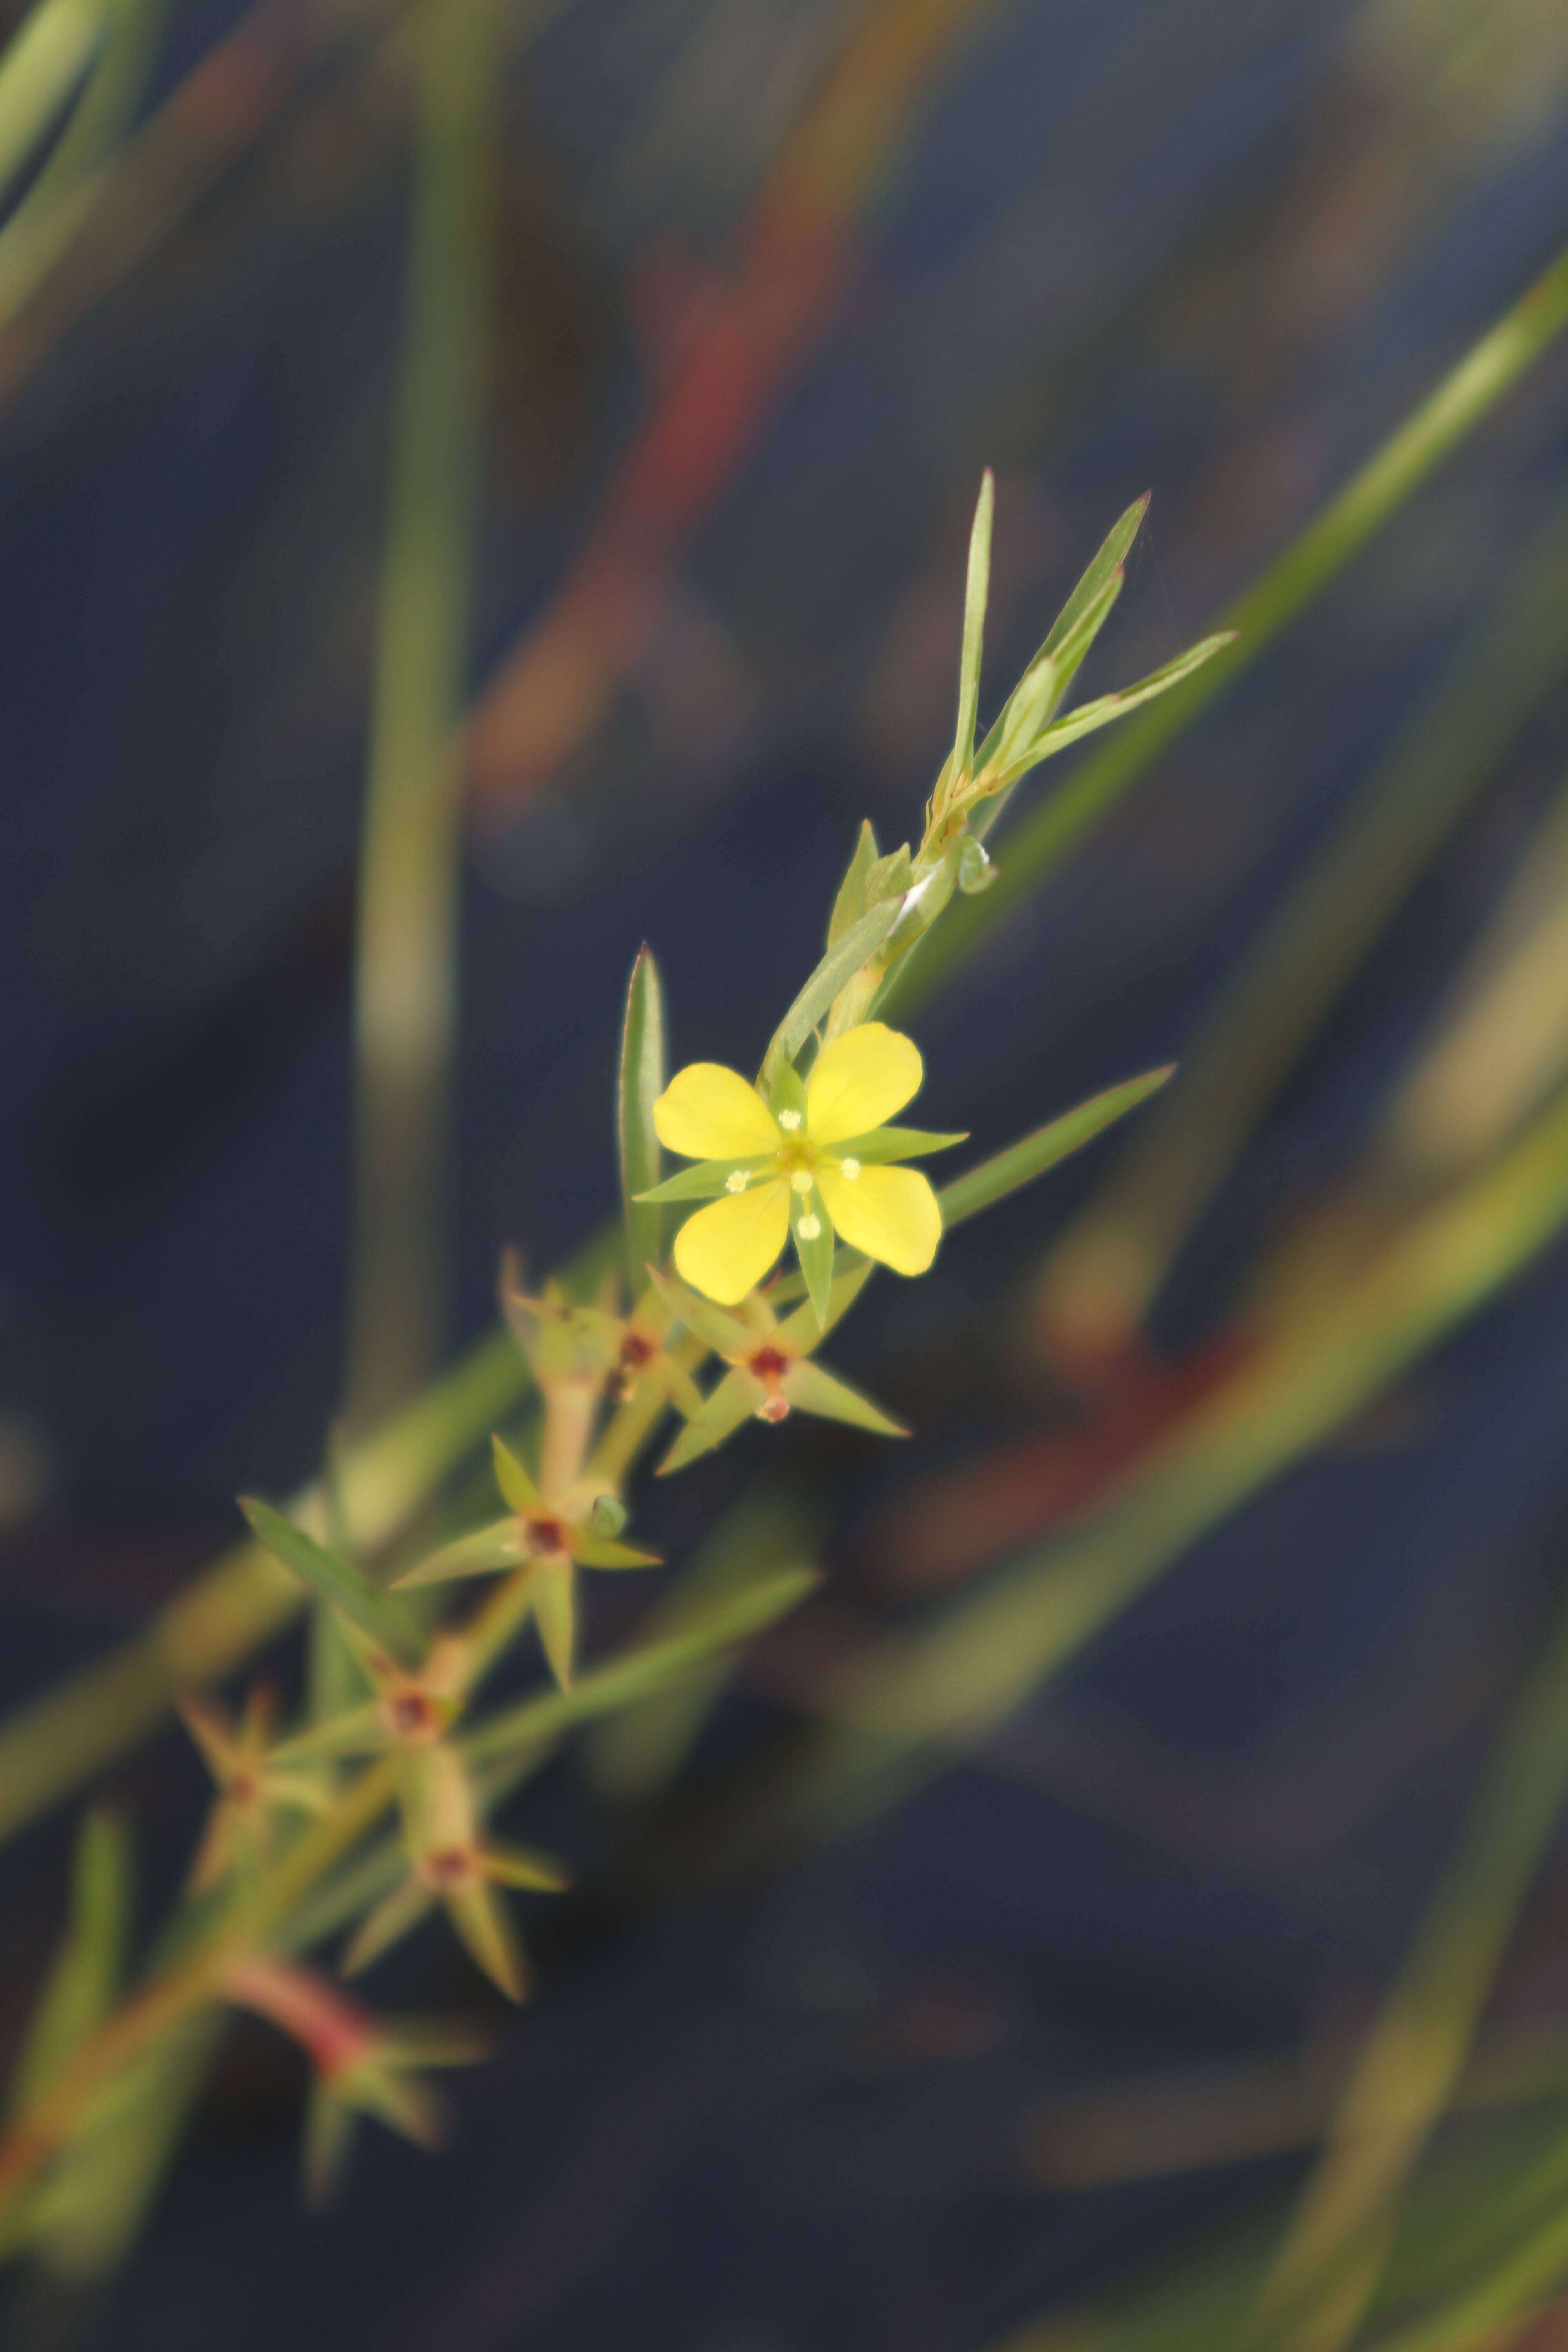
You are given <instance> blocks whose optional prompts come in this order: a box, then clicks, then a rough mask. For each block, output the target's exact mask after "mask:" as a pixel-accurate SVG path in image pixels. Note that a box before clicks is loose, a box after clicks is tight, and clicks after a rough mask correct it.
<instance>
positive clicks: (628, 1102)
mask: <svg viewBox="0 0 1568 2352" xmlns="http://www.w3.org/2000/svg"><path fill="white" fill-rule="evenodd" d="M664 1082H665V1042H664V996H663V991H662V990H661V988H660V986H659V979H658V965H657V964H656V963H655V961H654V960H653V957H652V954H651V953H650V952H649V950H648V949H647V947H644V948H643V949H642V950H641V952H640V953H639V955H638V957H637V961H636V963H635V964H634V965H633V966H632V977H631V984H630V986H629V987H628V988H627V990H626V1021H625V1024H624V1025H623V1027H622V1030H621V1064H620V1080H619V1086H618V1087H617V1090H616V1114H617V1115H616V1140H617V1142H618V1144H619V1147H620V1163H621V1198H622V1201H623V1202H624V1204H625V1212H626V1267H627V1274H628V1278H629V1280H630V1283H631V1292H632V1297H634V1298H636V1297H637V1295H638V1293H639V1292H640V1291H641V1289H642V1288H643V1286H644V1283H645V1281H646V1278H647V1277H646V1276H645V1275H644V1272H643V1268H644V1267H645V1266H646V1265H658V1261H659V1259H660V1258H661V1257H662V1256H663V1255H664V1220H663V1218H662V1217H661V1216H660V1214H659V1213H658V1206H657V1205H656V1204H654V1203H652V1202H649V1201H648V1199H647V1193H648V1192H649V1190H650V1188H651V1187H653V1186H655V1185H657V1184H658V1171H659V1152H658V1136H657V1135H656V1134H655V1133H654V1129H653V1107H654V1104H655V1103H656V1102H657V1101H658V1097H659V1096H660V1095H661V1094H662V1093H663V1092H664Z"/></svg>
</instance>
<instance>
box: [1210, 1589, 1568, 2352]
mask: <svg viewBox="0 0 1568 2352" xmlns="http://www.w3.org/2000/svg"><path fill="white" fill-rule="evenodd" d="M1565 1795H1568V1601H1565V1602H1563V1603H1560V1604H1559V1609H1558V1612H1557V1616H1556V1620H1555V1622H1554V1623H1553V1625H1552V1629H1551V1632H1550V1634H1549V1636H1548V1638H1547V1640H1546V1642H1545V1643H1544V1645H1543V1646H1542V1649H1541V1651H1540V1654H1539V1655H1538V1657H1537V1660H1536V1663H1535V1664H1534V1665H1533V1667H1532V1668H1531V1673H1530V1675H1529V1678H1528V1680H1527V1682H1526V1684H1525V1687H1524V1690H1523V1692H1522V1694H1521V1697H1520V1699H1519V1701H1518V1703H1517V1705H1516V1706H1515V1708H1514V1710H1513V1713H1512V1715H1511V1717H1510V1720H1509V1722H1508V1724H1507V1726H1506V1727H1505V1729H1504V1731H1503V1734H1502V1736H1501V1738H1500V1740H1499V1742H1498V1745H1497V1747H1496V1748H1495V1749H1494V1751H1493V1753H1492V1755H1491V1758H1490V1759H1489V1762H1488V1765H1487V1768H1486V1772H1485V1775H1484V1778H1483V1780H1482V1783H1481V1787H1480V1790H1479V1794H1478V1795H1477V1797H1476V1799H1475V1801H1474V1802H1473V1804H1472V1805H1471V1807H1470V1810H1469V1812H1468V1815H1467V1818H1466V1821H1465V1823H1464V1827H1463V1830H1462V1832H1461V1833H1460V1838H1459V1843H1458V1851H1457V1852H1456V1853H1455V1855H1454V1858H1453V1861H1452V1862H1451V1864H1449V1866H1448V1869H1447V1872H1446V1873H1445V1874H1444V1878H1443V1882H1442V1885H1440V1887H1439V1889H1438V1892H1437V1895H1436V1898H1435V1900H1434V1901H1433V1903H1432V1905H1431V1906H1430V1908H1429V1909H1428V1911H1427V1913H1426V1917H1425V1918H1424V1919H1423V1921H1422V1923H1421V1927H1420V1930H1419V1932H1418V1934H1417V1936H1416V1937H1415V1942H1414V1944H1413V1946H1412V1948H1411V1950H1410V1954H1409V1957H1408V1958H1407V1959H1406V1961H1405V1966H1404V1968H1403V1969H1401V1971H1400V1974H1399V1978H1398V1981H1397V1982H1396V1983H1395V1985H1394V1990H1393V1991H1392V1992H1391V1994H1390V1995H1389V1998H1388V2000H1387V2001H1386V2002H1385V2003H1384V2007H1383V2009H1382V2011H1380V2013H1379V2015H1378V2017H1377V2019H1376V2021H1375V2023H1374V2024H1373V2028H1372V2031H1371V2032H1370V2033H1369V2034H1368V2035H1367V2038H1366V2041H1365V2042H1364V2044H1363V2048H1362V2052H1361V2054H1360V2057H1359V2058H1358V2060H1357V2063H1356V2065H1355V2067H1354V2070H1353V2072H1352V2075H1351V2079H1350V2082H1349V2084H1348V2085H1347V2087H1346V2089H1345V2092H1344V2095H1343V2096H1342V2099H1341V2100H1340V2102H1339V2104H1338V2105H1337V2107H1336V2110H1335V2114H1334V2117H1333V2121H1332V2124H1331V2128H1330V2132H1329V2137H1328V2141H1327V2145H1326V2146H1325V2147H1324V2150H1323V2154H1322V2157H1321V2160H1320V2162H1319V2164H1318V2167H1317V2168H1316V2170H1315V2171H1314V2173H1313V2175H1312V2177H1311V2179H1310V2181H1309V2182H1308V2185H1307V2188H1306V2189H1305V2191H1304V2193H1303V2195H1302V2198H1301V2201H1300V2207H1299V2208H1298V2210H1297V2212H1296V2215H1295V2217H1294V2219H1293V2221H1292V2222H1291V2225H1290V2229H1289V2233H1288V2235H1287V2237H1286V2240H1285V2243H1284V2245H1283V2246H1282V2248H1281V2249H1280V2252H1279V2260H1278V2263H1276V2265H1275V2267H1274V2270H1273V2272H1272V2273H1271V2275H1270V2277H1269V2280H1268V2285H1267V2286H1266V2288H1265V2290H1264V2294H1263V2297H1262V2299H1261V2302H1260V2304H1259V2307H1258V2321H1257V2325H1258V2328H1259V2330H1260V2331H1261V2332H1262V2334H1263V2335H1264V2336H1267V2337H1268V2340H1269V2341H1270V2342H1272V2343H1275V2344H1278V2345H1280V2346H1281V2347H1295V2346H1300V2347H1303V2352H1307V2347H1310V2352H1334V2347H1339V2346H1341V2345H1342V2344H1344V2343H1347V2342H1348V2341H1349V2339H1350V2336H1351V2335H1352V2333H1353V2331H1354V2329H1355V2327H1356V2326H1357V2325H1358V2324H1359V2322H1360V2319H1361V2317H1362V2315H1363V2312H1364V2310H1365V2307H1366V2305H1367V2303H1368V2302H1369V2301H1370V2299H1371V2296H1372V2294H1373V2289H1374V2287H1375V2285H1376V2284H1377V2274H1378V2271H1379V2269H1380V2268H1381V2266H1382V2261H1383V2257H1384V2252H1385V2250H1386V2240H1387V2238H1388V2237H1389V2236H1390V2235H1391V2234H1392V2229H1393V2221H1394V2211H1393V2208H1394V2202H1395V2200H1397V2198H1398V2196H1399V2194H1400V2192H1401V2191H1402V2189H1403V2188H1404V2185H1405V2181H1406V2180H1407V2179H1408V2178H1409V2176H1410V2173H1411V2172H1412V2170H1413V2169H1414V2168H1415V2163H1416V2161H1417V2159H1418V2158H1419V2157H1420V2154H1421V2151H1422V2149H1423V2147H1425V2145H1426V2140H1427V2138H1428V2137H1429V2136H1430V2134H1431V2132H1432V2130H1433V2128H1434V2127H1435V2126H1436V2123H1437V2121H1438V2118H1439V2117H1440V2116H1441V2115H1442V2113H1443V2111H1444V2109H1445V2108H1446V2106H1447V2105H1448V2103H1449V2101H1450V2099H1451V2097H1452V2095H1453V2092H1454V2089H1455V2086H1456V2084H1458V2079H1459V2076H1460V2074H1461V2073H1462V2071H1463V2069H1464V2065H1465V2062H1466V2060H1467V2058H1468V2055H1469V2053H1470V2047H1471V2044H1472V2042H1474V2039H1475V2036H1476V2032H1477V2029H1478V2027H1479V2023H1480V2020H1481V2014H1482V2011H1483V2010H1484V2008H1485V2005H1486V2001H1487V1999H1488V1996H1489V1993H1490V1991H1491V1989H1492V1986H1493V1984H1494V1982H1495V1980H1496V1977H1497V1972H1498V1969H1499V1968H1500V1964H1501V1962H1502V1958H1503V1956H1504V1953H1505V1952H1506V1950H1507V1948H1508V1945H1509V1943H1510V1938H1511V1937H1512V1934H1513V1930H1514V1927H1515V1926H1516V1924H1517V1922H1518V1919H1519V1916H1520V1913H1521V1909H1522V1908H1523V1906H1524V1901H1525V1897H1526V1895H1528V1894H1529V1892H1530V1889H1531V1885H1532V1884H1533V1882H1534V1880H1535V1877H1536V1875H1537V1874H1538V1872H1539V1870H1540V1867H1541V1864H1542V1860H1543V1858H1544V1856H1545V1854H1546V1853H1547V1850H1548V1848H1549V1847H1550V1845H1551V1843H1552V1833H1553V1832H1554V1830H1555V1828H1556V1826H1557V1822H1558V1820H1559V1818H1560V1815H1561V1813H1562V1810H1563V1799H1564V1796H1565Z"/></svg>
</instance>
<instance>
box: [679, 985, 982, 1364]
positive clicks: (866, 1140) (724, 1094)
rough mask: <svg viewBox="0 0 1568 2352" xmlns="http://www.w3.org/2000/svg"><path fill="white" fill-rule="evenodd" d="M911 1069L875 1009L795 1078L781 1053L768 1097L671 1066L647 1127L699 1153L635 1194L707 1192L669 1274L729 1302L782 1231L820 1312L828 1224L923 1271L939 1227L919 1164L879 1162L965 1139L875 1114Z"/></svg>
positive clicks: (905, 1042)
mask: <svg viewBox="0 0 1568 2352" xmlns="http://www.w3.org/2000/svg"><path fill="white" fill-rule="evenodd" d="M921 1076H922V1070H921V1056H920V1050H919V1048H918V1047H917V1046H916V1045H915V1044H914V1042H913V1040H912V1039H910V1038H909V1037H904V1036H900V1034H899V1033H898V1031H897V1030H895V1029H889V1028H888V1027H887V1026H886V1025H885V1024H883V1023H882V1022H880V1021H868V1022H865V1023H863V1024H861V1025H860V1027H858V1028H857V1029H850V1030H848V1031H847V1032H846V1034H844V1035H843V1036H842V1037H835V1038H833V1039H831V1040H830V1042H829V1043H828V1044H827V1045H824V1046H823V1048H822V1050H821V1052H820V1053H819V1054H818V1055H817V1056H816V1061H815V1062H814V1063H813V1065H812V1067H811V1071H810V1074H809V1076H807V1077H806V1078H805V1082H804V1084H803V1083H802V1081H801V1078H800V1076H799V1075H798V1073H797V1072H796V1071H795V1069H794V1068H793V1067H792V1066H791V1065H790V1064H789V1063H787V1062H784V1063H781V1065H780V1066H779V1069H778V1071H777V1074H776V1075H775V1076H774V1078H773V1085H772V1088H771V1091H770V1096H769V1098H768V1099H766V1100H764V1098H763V1095H762V1093H761V1092H760V1090H759V1089H758V1088H757V1087H752V1086H749V1085H748V1084H747V1082H746V1080H745V1079H744V1078H743V1077H742V1076H740V1074H739V1072H738V1071H735V1070H727V1069H725V1068H724V1067H723V1066H721V1064H719V1063H717V1062H693V1063H691V1064H689V1066H688V1067H687V1068H686V1069H684V1070H678V1071H677V1073H676V1075H675V1076H674V1077H673V1078H672V1079H671V1080H670V1082H669V1085H668V1087H666V1089H665V1091H664V1093H663V1094H662V1095H660V1097H659V1098H658V1101H657V1102H656V1103H655V1105H654V1107H653V1123H654V1129H655V1132H656V1133H657V1134H658V1139H659V1141H660V1142H661V1143H662V1144H663V1145H664V1146H665V1148H666V1149H667V1150H670V1151H676V1152H679V1154H680V1156H681V1158H682V1159H685V1160H697V1161H699V1162H700V1166H698V1167H696V1168H692V1169H688V1170H687V1171H685V1172H684V1173H683V1174H682V1175H679V1176H675V1177H672V1178H671V1179H670V1180H669V1181H668V1183H665V1184H660V1185H658V1187H656V1189H655V1190H654V1191H653V1192H645V1193H643V1194H642V1195H640V1197H641V1198H642V1199H644V1200H654V1201H659V1200H664V1201H670V1200H700V1199H703V1198H705V1197H707V1198H709V1199H710V1206H709V1207H708V1208H705V1209H700V1210H699V1211H698V1213H697V1214H696V1215H695V1216H694V1217H690V1218H689V1219H688V1220H687V1223H685V1224H684V1225H683V1226H682V1227H681V1229H680V1232H679V1234H678V1235H677V1236H676V1243H675V1264H676V1267H677V1270H678V1271H679V1274H680V1275H681V1276H683V1278H684V1279H685V1280H686V1281H687V1282H689V1284H690V1285H691V1286H692V1288H693V1289H694V1290H700V1292H701V1293H702V1295H703V1296H704V1297H707V1298H712V1299H715V1300H717V1301H718V1303H719V1304H720V1305H721V1306H724V1307H733V1306H735V1305H736V1304H737V1303H738V1302H739V1301H740V1300H741V1299H742V1298H744V1297H745V1296H746V1294H747V1292H748V1291H750V1290H752V1289H753V1288H754V1287H755V1286H756V1285H757V1284H758V1283H759V1282H761V1281H762V1280H763V1276H765V1275H766V1274H767V1273H768V1271H769V1269H770V1268H771V1267H772V1266H773V1264H774V1263H775V1261H776V1260H777V1258H778V1256H779V1254H780V1252H781V1251H782V1250H783V1248H784V1244H785V1243H786V1242H787V1241H788V1240H789V1238H790V1236H791V1234H792V1233H793V1234H794V1237H795V1248H796V1252H797V1254H798V1255H799V1258H800V1263H801V1271H802V1273H803V1274H804V1275H805V1281H806V1287H807V1289H808V1291H809V1293H810V1295H811V1298H812V1302H813V1305H814V1306H815V1307H816V1310H817V1315H818V1319H819V1320H820V1318H821V1316H822V1314H823V1313H824V1311H825V1309H826V1297H827V1289H828V1285H829V1283H830V1281H831V1279H832V1272H833V1237H834V1234H835V1233H837V1236H838V1238H839V1240H840V1241H842V1242H845V1243H847V1244H848V1246H849V1247H850V1248H851V1249H857V1250H859V1251H861V1252H862V1253H863V1254H864V1255H866V1256H867V1257H870V1258H875V1259H876V1260H877V1261H878V1263H879V1265H889V1266H891V1267H892V1268H893V1270H894V1272H895V1273H897V1274H924V1273H925V1271H926V1269H927V1267H928V1266H929V1265H931V1260H932V1259H933V1258H934V1257H935V1255H936V1249H937V1244H938V1242H939V1241H940V1240H941V1239H942V1211H941V1209H940V1208H939V1207H938V1205H937V1198H936V1194H935V1193H934V1192H932V1190H931V1186H930V1184H929V1183H928V1182H927V1181H926V1179H925V1178H924V1177H923V1176H922V1175H921V1173H920V1172H919V1171H918V1170H916V1169H912V1168H900V1167H896V1166H894V1165H892V1164H891V1163H892V1162H894V1161H896V1160H907V1159H911V1158H913V1157H914V1155H915V1154H916V1153H918V1152H922V1151H936V1150H942V1148H943V1147H944V1146H945V1145H947V1144H949V1143H959V1142H962V1141H963V1138H962V1137H961V1136H956V1135H927V1134H924V1133H922V1132H921V1130H919V1129H914V1128H895V1127H889V1125H888V1124H887V1121H888V1120H889V1119H890V1118H892V1116H893V1114H894V1113H895V1112H896V1111H900V1110H901V1109H902V1108H903V1107H904V1105H905V1104H906V1103H907V1102H908V1101H909V1100H910V1097H912V1096H913V1095H914V1094H915V1093H916V1092H917V1091H918V1089H919V1087H920V1083H921Z"/></svg>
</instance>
